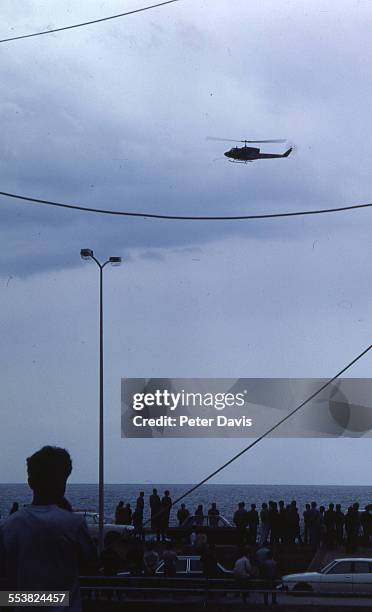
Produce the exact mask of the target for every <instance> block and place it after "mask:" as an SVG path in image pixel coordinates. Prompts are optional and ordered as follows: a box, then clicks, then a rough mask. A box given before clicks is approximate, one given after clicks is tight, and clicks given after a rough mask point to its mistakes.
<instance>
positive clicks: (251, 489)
mask: <svg viewBox="0 0 372 612" xmlns="http://www.w3.org/2000/svg"><path fill="white" fill-rule="evenodd" d="M191 486H192V485H185V484H183V485H180V484H173V485H171V484H131V485H125V484H107V485H105V515H106V520H110V519H112V518H113V516H114V513H115V507H116V505H117V503H118V502H119V501H120V500H123V501H124V503H128V502H129V503H130V504H131V506H132V508H133V506H135V502H136V499H137V497H138V494H139V491H145V502H146V503H145V515H144V518H145V519H146V518H148V516H149V506H148V498H149V496H150V494H151V493H152V489H153V488H154V487H156V488H157V489H158V493H159V495H160V496H162V495H163V493H164V491H165V489H169V490H170V493H171V497H172V499H173V500H175V499H176V498H177V497H180V496H181V495H182V494H183V493H185V492H186V491H187V490H188V489H189V488H191ZM66 497H67V498H68V499H69V501H70V502H71V504H72V506H73V508H74V509H75V510H78V509H84V510H92V511H97V510H98V486H97V485H95V484H71V485H68V487H67V492H66ZM271 499H272V500H275V501H279V500H280V499H283V500H284V501H285V502H286V503H289V502H291V501H292V500H293V499H295V500H296V501H297V505H298V508H299V510H300V511H301V514H302V512H303V510H304V508H305V504H306V503H310V502H311V501H316V502H317V503H318V505H322V504H323V505H328V504H329V503H330V502H333V503H335V504H336V503H339V504H341V505H342V508H343V510H347V508H348V506H350V505H351V504H352V503H354V502H356V501H357V502H359V504H360V505H361V507H364V506H365V505H366V504H370V503H372V487H368V486H363V487H361V486H355V487H354V486H332V485H330V486H318V485H314V486H311V485H217V484H216V485H214V484H206V485H203V486H202V487H200V488H199V489H197V490H196V491H194V492H193V493H191V494H190V495H189V496H188V497H187V498H186V499H185V500H184V503H185V504H186V506H187V508H188V509H189V510H190V512H191V513H193V512H194V511H195V509H196V507H197V505H198V504H202V505H203V506H204V509H205V511H207V509H208V508H209V505H210V504H211V503H212V502H213V501H215V502H216V503H217V507H218V508H219V510H220V513H221V514H223V515H224V516H225V517H226V518H227V519H228V520H230V521H232V517H233V514H234V512H235V510H236V508H237V505H238V503H239V502H240V501H245V503H246V505H248V504H251V503H255V504H257V507H258V506H261V504H262V502H265V501H266V502H267V501H269V500H271ZM14 501H17V502H18V503H19V504H20V505H23V504H28V503H30V502H31V493H30V489H29V488H28V486H27V485H26V484H0V514H1V517H2V518H4V517H5V516H7V515H8V513H9V509H10V507H11V505H12V503H13V502H14ZM176 514H177V506H175V508H174V509H173V510H172V512H171V523H173V524H174V523H175V522H176Z"/></svg>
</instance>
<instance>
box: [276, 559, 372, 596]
mask: <svg viewBox="0 0 372 612" xmlns="http://www.w3.org/2000/svg"><path fill="white" fill-rule="evenodd" d="M281 588H283V589H284V590H286V591H297V592H298V591H307V592H309V591H319V592H328V593H350V594H352V593H369V592H372V559H366V558H362V557H361V558H349V559H333V561H331V562H330V563H328V565H326V566H325V567H323V569H321V570H319V572H304V573H302V574H289V575H287V576H283V578H282V587H281Z"/></svg>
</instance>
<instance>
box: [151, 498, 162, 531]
mask: <svg viewBox="0 0 372 612" xmlns="http://www.w3.org/2000/svg"><path fill="white" fill-rule="evenodd" d="M160 511H161V500H160V497H159V495H158V490H157V489H153V490H152V495H150V512H151V529H152V530H153V531H156V535H157V539H158V540H159V541H160Z"/></svg>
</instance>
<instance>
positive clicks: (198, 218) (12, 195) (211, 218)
mask: <svg viewBox="0 0 372 612" xmlns="http://www.w3.org/2000/svg"><path fill="white" fill-rule="evenodd" d="M0 196H4V197H7V198H14V199H16V200H24V201H25V202H32V203H34V204H46V205H48V206H56V207H58V208H69V209H72V210H81V211H83V212H92V213H98V214H102V215H118V216H122V217H142V218H149V219H170V220H174V221H243V220H253V219H277V218H279V217H300V216H304V215H321V214H325V213H335V212H344V211H346V210H356V209H357V208H370V207H371V206H372V203H368V204H352V205H350V206H339V207H337V208H322V209H318V210H301V211H297V212H282V213H265V214H263V215H221V216H188V215H165V214H158V213H147V212H128V211H122V210H105V209H104V208H91V207H88V206H80V205H78V204H63V203H62V202H54V201H53V200H41V199H40V198H31V197H29V196H22V195H17V194H15V193H7V192H6V191H0Z"/></svg>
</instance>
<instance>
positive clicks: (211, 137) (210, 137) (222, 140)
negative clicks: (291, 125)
mask: <svg viewBox="0 0 372 612" xmlns="http://www.w3.org/2000/svg"><path fill="white" fill-rule="evenodd" d="M207 140H218V141H220V142H249V143H254V142H256V143H259V142H287V141H286V139H285V138H272V139H270V140H240V139H239V140H235V139H233V138H218V137H216V136H207Z"/></svg>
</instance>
